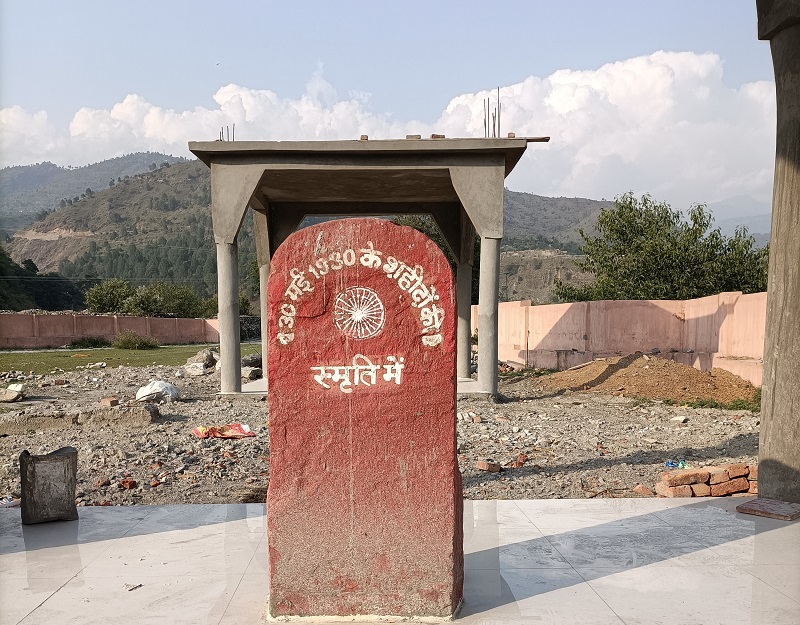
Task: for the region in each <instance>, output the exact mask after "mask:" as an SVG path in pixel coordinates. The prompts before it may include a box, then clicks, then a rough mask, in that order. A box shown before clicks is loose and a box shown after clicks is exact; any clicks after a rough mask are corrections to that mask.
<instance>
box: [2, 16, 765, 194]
mask: <svg viewBox="0 0 800 625" xmlns="http://www.w3.org/2000/svg"><path fill="white" fill-rule="evenodd" d="M493 4H494V6H493V5H492V4H491V3H485V2H471V1H460V2H436V1H433V0H428V1H427V2H417V1H408V0H405V1H403V2H392V3H389V2H379V1H377V0H373V1H372V2H366V1H349V2H348V1H344V0H341V1H336V2H334V1H330V2H302V1H296V2H234V3H219V2H206V1H203V0H201V1H197V0H196V1H193V2H185V1H176V0H172V1H169V2H164V1H163V0H162V1H160V2H152V1H149V0H139V1H137V2H124V3H123V2H99V1H97V2H85V1H80V0H72V1H70V2H52V1H47V2H40V1H36V0H29V1H27V2H22V1H10V0H0V150H1V151H0V165H2V166H5V165H13V164H27V163H32V162H39V161H42V160H51V161H53V162H56V163H58V164H64V165H66V164H71V165H81V164H86V163H88V162H93V161H97V160H101V159H103V158H109V157H112V156H116V155H118V154H121V153H125V152H131V151H136V150H140V149H152V150H159V151H166V152H170V153H174V154H186V150H185V145H186V142H187V141H189V140H204V139H214V138H216V134H217V133H218V129H219V127H220V126H221V125H227V124H233V123H236V124H237V138H241V139H313V138H342V139H345V138H357V137H358V135H359V134H361V133H362V132H367V134H370V136H373V137H375V138H390V137H397V136H404V135H405V134H406V132H419V133H421V134H423V135H425V134H429V133H430V132H445V134H447V135H448V136H482V130H481V129H480V120H481V118H482V114H480V113H479V109H480V108H481V102H482V98H483V97H485V96H486V95H487V94H488V92H489V91H490V90H491V89H493V88H495V87H497V86H500V87H501V99H502V101H503V104H504V112H505V113H506V114H505V115H504V119H505V120H507V121H506V122H505V123H504V128H503V131H504V132H505V131H508V130H513V131H516V132H517V133H518V134H521V133H524V134H535V135H550V136H552V137H553V140H552V143H551V144H550V145H549V146H546V147H542V146H539V147H536V148H532V149H529V154H528V155H527V156H526V158H525V159H524V160H523V161H522V162H521V163H520V166H519V167H518V169H519V170H520V171H518V172H515V173H514V174H512V177H511V178H510V179H509V181H508V185H509V187H511V188H516V189H518V190H524V191H531V192H535V193H540V194H544V195H582V196H588V197H597V198H599V197H613V196H614V195H616V194H618V193H622V192H624V191H626V190H628V189H632V190H634V191H636V192H651V193H653V195H654V196H657V197H658V198H659V199H665V200H667V201H671V202H674V203H676V204H685V203H687V202H691V201H706V202H711V201H716V200H719V199H723V198H725V197H731V196H735V195H751V196H753V197H756V198H757V199H759V200H762V201H764V200H768V199H769V195H770V193H771V175H772V162H771V158H772V156H773V154H774V123H775V120H774V85H773V84H772V80H773V78H772V65H771V59H770V54H769V45H768V44H767V43H766V42H760V41H758V40H757V38H756V16H755V1H754V0H707V1H697V0H694V1H688V0H673V1H670V2H652V1H646V2H643V1H641V0H639V1H628V0H619V1H606V2H600V1H597V0H596V1H586V0H584V1H569V0H564V1H562V2H557V3H556V2H539V1H534V0H529V1H528V2H498V3H493ZM662 52H663V53H664V54H661V53H662ZM770 98H772V99H771V100H770ZM770 105H771V106H772V108H770ZM512 126H513V127H512Z"/></svg>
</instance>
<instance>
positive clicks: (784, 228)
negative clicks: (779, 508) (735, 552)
mask: <svg viewBox="0 0 800 625" xmlns="http://www.w3.org/2000/svg"><path fill="white" fill-rule="evenodd" d="M757 7H758V26H759V38H761V39H769V40H770V47H771V50H772V64H773V67H774V70H775V85H776V96H777V97H776V101H777V108H778V126H777V135H776V139H777V141H776V150H775V152H776V153H775V182H774V188H773V196H772V234H771V239H770V257H769V288H768V295H767V323H766V334H765V337H764V382H763V386H762V400H761V433H760V437H759V450H758V493H759V497H766V498H769V499H779V500H783V501H788V502H793V503H800V413H799V412H798V410H800V386H799V385H798V384H797V380H798V379H800V323H798V318H800V227H798V224H800V106H798V102H800V3H788V2H770V1H769V0H764V1H762V0H759V1H758V2H757Z"/></svg>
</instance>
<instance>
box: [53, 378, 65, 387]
mask: <svg viewBox="0 0 800 625" xmlns="http://www.w3.org/2000/svg"><path fill="white" fill-rule="evenodd" d="M66 383H67V381H66V380H62V379H58V380H53V384H55V385H56V386H64V385H65V384H66Z"/></svg>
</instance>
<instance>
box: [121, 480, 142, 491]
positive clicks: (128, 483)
mask: <svg viewBox="0 0 800 625" xmlns="http://www.w3.org/2000/svg"><path fill="white" fill-rule="evenodd" d="M119 485H120V486H121V487H122V488H124V489H125V490H132V489H134V488H136V487H137V486H138V485H139V483H138V482H137V481H136V480H134V479H132V478H129V477H126V478H123V479H121V480H120V481H119Z"/></svg>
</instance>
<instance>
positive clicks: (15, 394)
mask: <svg viewBox="0 0 800 625" xmlns="http://www.w3.org/2000/svg"><path fill="white" fill-rule="evenodd" d="M14 386H16V384H15V385H14ZM23 397H24V395H23V394H22V393H20V392H19V391H14V390H12V389H10V388H4V389H2V390H0V402H2V403H5V404H10V403H12V402H15V401H22V399H23Z"/></svg>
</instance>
